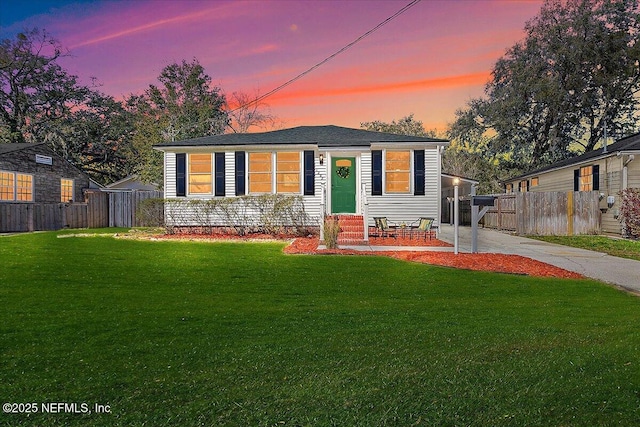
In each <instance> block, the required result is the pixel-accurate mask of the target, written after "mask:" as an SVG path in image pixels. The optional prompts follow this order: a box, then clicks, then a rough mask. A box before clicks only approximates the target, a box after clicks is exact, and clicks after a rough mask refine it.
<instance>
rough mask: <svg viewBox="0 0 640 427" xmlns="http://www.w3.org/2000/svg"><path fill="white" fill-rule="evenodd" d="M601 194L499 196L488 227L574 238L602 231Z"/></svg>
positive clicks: (591, 192) (488, 217) (575, 192)
mask: <svg viewBox="0 0 640 427" xmlns="http://www.w3.org/2000/svg"><path fill="white" fill-rule="evenodd" d="M600 216H601V214H600V209H599V193H598V192H597V191H569V192H526V193H515V194H499V195H497V199H496V202H495V203H494V206H493V207H491V208H490V209H489V211H488V212H487V213H486V214H485V216H484V218H483V220H484V226H485V227H488V228H496V229H498V230H505V231H515V232H516V233H517V234H520V235H539V236H549V235H557V236H567V235H568V236H573V235H578V234H594V233H598V232H599V231H600Z"/></svg>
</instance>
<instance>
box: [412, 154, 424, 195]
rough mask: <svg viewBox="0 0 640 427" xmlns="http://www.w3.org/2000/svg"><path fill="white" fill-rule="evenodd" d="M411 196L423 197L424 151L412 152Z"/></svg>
mask: <svg viewBox="0 0 640 427" xmlns="http://www.w3.org/2000/svg"><path fill="white" fill-rule="evenodd" d="M413 169H414V172H413V194H414V195H415V196H424V150H415V151H414V152H413Z"/></svg>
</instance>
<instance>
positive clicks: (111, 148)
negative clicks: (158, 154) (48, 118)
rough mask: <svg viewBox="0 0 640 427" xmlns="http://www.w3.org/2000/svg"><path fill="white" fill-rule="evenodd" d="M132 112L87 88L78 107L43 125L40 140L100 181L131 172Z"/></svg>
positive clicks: (108, 180)
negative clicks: (86, 99) (85, 100)
mask: <svg viewBox="0 0 640 427" xmlns="http://www.w3.org/2000/svg"><path fill="white" fill-rule="evenodd" d="M133 119H134V118H133V115H132V114H131V113H130V112H128V111H127V110H126V109H125V108H124V106H123V105H122V103H121V102H119V101H116V100H115V99H114V98H113V97H111V96H107V95H104V94H101V93H99V92H91V94H90V96H89V99H88V101H87V102H86V103H85V104H84V105H83V106H82V108H78V109H75V110H74V111H71V112H69V113H68V114H67V115H66V116H65V117H63V118H61V119H60V120H58V121H56V122H55V123H52V124H51V125H50V126H48V127H47V129H46V132H43V134H44V141H46V142H47V143H49V145H50V146H51V147H52V148H53V150H54V151H56V152H57V153H58V154H60V155H62V156H63V157H65V158H66V159H68V160H70V161H71V162H72V163H74V164H76V165H79V166H81V167H82V169H83V170H84V171H85V172H86V173H87V174H88V175H89V176H90V177H91V178H93V179H94V180H95V181H97V182H100V183H102V184H109V183H111V182H114V181H117V180H119V179H122V178H124V177H126V176H128V175H130V174H132V173H134V169H133V165H132V162H131V161H130V160H131V159H133V158H135V157H137V153H136V152H135V149H134V147H133V145H132V135H133V129H134V121H133Z"/></svg>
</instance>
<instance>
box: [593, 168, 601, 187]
mask: <svg viewBox="0 0 640 427" xmlns="http://www.w3.org/2000/svg"><path fill="white" fill-rule="evenodd" d="M593 190H594V191H596V190H600V165H593Z"/></svg>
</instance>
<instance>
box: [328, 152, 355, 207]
mask: <svg viewBox="0 0 640 427" xmlns="http://www.w3.org/2000/svg"><path fill="white" fill-rule="evenodd" d="M331 213H334V214H337V213H356V159H355V157H332V158H331Z"/></svg>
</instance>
